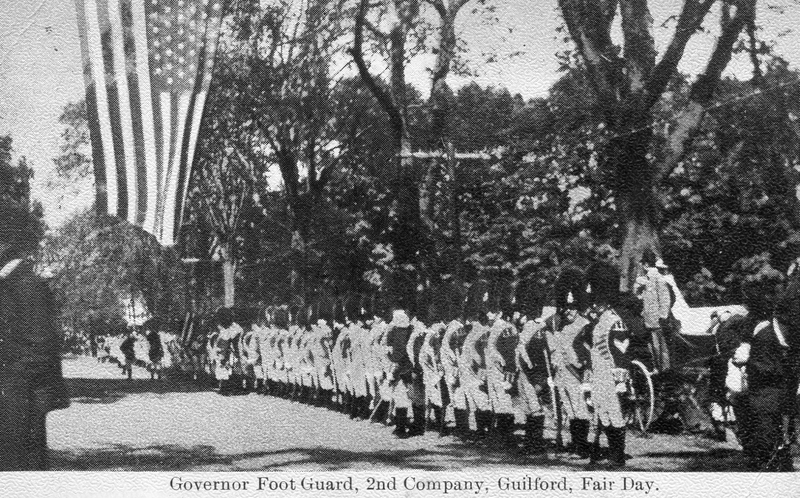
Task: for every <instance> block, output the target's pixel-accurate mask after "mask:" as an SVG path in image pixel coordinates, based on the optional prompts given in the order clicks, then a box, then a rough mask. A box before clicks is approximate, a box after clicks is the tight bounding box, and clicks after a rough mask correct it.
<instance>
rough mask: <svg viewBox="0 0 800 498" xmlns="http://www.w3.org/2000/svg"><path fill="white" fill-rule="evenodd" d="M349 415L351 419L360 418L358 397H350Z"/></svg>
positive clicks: (352, 395)
mask: <svg viewBox="0 0 800 498" xmlns="http://www.w3.org/2000/svg"><path fill="white" fill-rule="evenodd" d="M347 414H348V415H349V416H350V418H351V419H355V418H356V417H357V416H358V397H357V396H356V395H354V394H351V395H350V404H349V405H347Z"/></svg>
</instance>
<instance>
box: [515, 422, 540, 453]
mask: <svg viewBox="0 0 800 498" xmlns="http://www.w3.org/2000/svg"><path fill="white" fill-rule="evenodd" d="M520 450H521V451H520V453H522V454H525V455H534V454H539V453H544V452H545V451H547V443H546V442H545V440H544V415H535V416H532V415H528V416H527V417H525V439H524V442H523V445H522V448H521V449H520Z"/></svg>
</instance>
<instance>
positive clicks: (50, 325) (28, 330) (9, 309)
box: [0, 258, 69, 470]
mask: <svg viewBox="0 0 800 498" xmlns="http://www.w3.org/2000/svg"><path fill="white" fill-rule="evenodd" d="M8 262H9V260H8V259H2V258H0V269H2V268H3V267H5V265H6V263H8ZM6 268H11V267H6ZM53 310H54V304H53V298H52V294H51V293H50V289H49V288H48V287H47V285H46V284H45V283H44V282H43V281H42V280H40V279H39V278H38V277H37V276H36V275H35V274H34V272H33V265H32V263H30V262H29V261H24V260H23V261H21V262H19V263H18V264H17V266H16V267H14V268H13V270H11V271H10V272H3V274H0V470H44V469H46V468H47V466H48V463H47V435H46V432H47V429H46V415H47V412H49V411H51V410H55V409H59V408H66V406H68V404H69V398H68V397H67V394H66V388H65V385H64V380H63V378H62V376H61V336H60V334H59V332H58V328H57V327H56V324H55V319H54V318H55V317H54V312H53Z"/></svg>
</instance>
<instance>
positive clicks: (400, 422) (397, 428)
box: [392, 408, 409, 439]
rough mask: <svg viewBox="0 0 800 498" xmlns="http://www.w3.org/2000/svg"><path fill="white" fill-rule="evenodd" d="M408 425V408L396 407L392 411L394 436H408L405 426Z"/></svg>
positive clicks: (402, 437) (404, 437)
mask: <svg viewBox="0 0 800 498" xmlns="http://www.w3.org/2000/svg"><path fill="white" fill-rule="evenodd" d="M407 426H408V408H396V409H395V411H394V431H393V432H392V434H394V436H395V437H397V438H400V439H406V438H407V437H409V435H408V432H406V428H407Z"/></svg>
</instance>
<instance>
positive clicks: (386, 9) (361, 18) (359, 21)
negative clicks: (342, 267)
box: [350, 0, 428, 312]
mask: <svg viewBox="0 0 800 498" xmlns="http://www.w3.org/2000/svg"><path fill="white" fill-rule="evenodd" d="M421 3H422V2H421V0H383V1H382V2H380V4H379V6H380V7H381V9H382V10H380V11H378V9H373V12H372V13H371V12H370V10H371V5H370V3H369V1H368V0H359V3H358V9H357V11H356V16H355V26H354V41H353V46H352V48H351V49H350V53H351V55H352V56H353V61H354V62H355V64H356V67H357V68H358V73H359V75H360V76H361V79H362V81H363V82H364V85H365V86H366V87H367V88H368V89H369V91H370V93H372V95H373V96H374V97H375V99H376V100H377V101H378V103H379V105H380V106H381V108H383V110H384V112H385V113H386V115H387V117H388V121H389V126H390V129H391V137H392V145H393V148H394V152H395V157H394V160H393V166H394V172H393V174H392V178H391V181H392V188H391V193H392V195H393V197H394V199H393V202H394V203H395V205H396V206H397V207H396V217H395V219H394V227H393V228H392V234H393V237H392V241H391V250H392V252H393V259H394V261H393V263H394V267H395V269H394V272H393V273H394V274H395V275H394V276H395V285H394V293H395V296H396V300H397V305H398V306H400V307H403V308H405V309H409V310H411V311H412V312H414V311H415V308H416V299H415V293H416V292H417V290H418V287H419V286H420V285H421V282H420V273H421V272H420V264H421V259H422V257H423V255H424V253H425V252H426V251H427V247H426V246H427V238H428V234H427V233H426V232H425V230H424V227H423V224H422V220H421V218H420V216H421V211H420V204H419V202H420V193H419V183H418V178H417V174H416V172H415V171H414V158H413V155H412V152H413V151H412V138H411V133H410V124H409V106H408V104H409V102H408V100H409V99H408V89H407V84H406V77H405V66H406V64H407V59H408V57H409V51H410V49H411V48H412V47H409V46H408V45H409V42H410V41H411V40H409V38H410V36H411V35H412V34H413V33H414V32H415V30H416V29H417V28H419V27H420V24H421V23H420V18H419V12H420V8H421ZM375 11H378V12H377V13H374V12H375ZM369 14H372V19H370V15H369ZM381 20H383V21H384V22H385V23H386V30H385V31H381V30H380V26H379V25H380V21H381ZM365 30H369V32H370V34H371V35H372V37H373V39H374V42H375V44H374V45H375V47H376V48H377V49H378V50H379V53H383V54H384V55H385V57H386V61H387V66H388V68H389V84H388V88H386V87H384V86H383V85H381V84H380V82H379V81H378V80H377V78H376V77H375V76H374V75H373V74H372V73H371V71H370V68H369V66H368V64H367V62H366V60H365V57H364V44H365V42H364V33H365ZM411 52H413V50H411Z"/></svg>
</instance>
